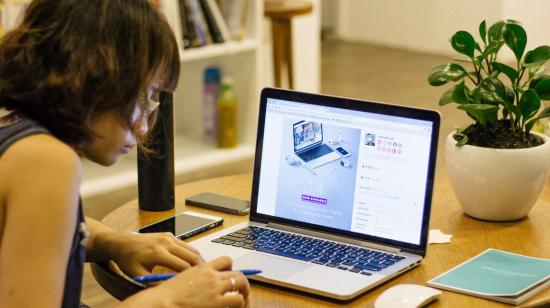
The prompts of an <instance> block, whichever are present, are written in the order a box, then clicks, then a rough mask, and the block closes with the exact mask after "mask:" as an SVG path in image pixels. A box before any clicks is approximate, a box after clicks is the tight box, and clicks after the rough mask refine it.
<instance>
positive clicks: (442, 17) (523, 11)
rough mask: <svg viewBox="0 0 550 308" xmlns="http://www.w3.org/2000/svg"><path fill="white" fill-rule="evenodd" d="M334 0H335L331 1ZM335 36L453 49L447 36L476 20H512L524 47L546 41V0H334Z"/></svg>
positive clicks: (473, 26)
mask: <svg viewBox="0 0 550 308" xmlns="http://www.w3.org/2000/svg"><path fill="white" fill-rule="evenodd" d="M333 1H336V0H333ZM338 4H339V13H338V14H339V15H338V18H337V20H338V25H337V27H336V29H335V30H336V33H337V35H338V36H340V37H342V38H344V39H348V40H353V41H363V42H368V43H373V44H379V45H386V46H392V47H399V48H406V49H411V50H416V51H421V52H428V53H440V54H453V53H454V52H453V50H452V48H451V46H450V44H449V39H450V37H451V36H452V35H453V34H454V33H455V32H456V31H458V30H466V31H469V32H470V33H472V34H473V35H474V36H475V37H476V38H477V37H479V34H478V25H479V23H480V22H481V21H482V20H484V19H485V20H486V21H487V24H488V25H490V24H492V23H494V22H496V21H498V20H501V19H516V20H519V21H521V22H522V24H523V25H524V27H525V29H526V31H527V36H528V45H527V50H530V49H532V48H534V47H536V46H539V45H542V44H547V45H550V19H549V18H548V14H549V12H550V1H548V0H530V1H519V0H483V1H480V0H461V1H456V0H416V1H408V0H368V1H365V0H344V1H338Z"/></svg>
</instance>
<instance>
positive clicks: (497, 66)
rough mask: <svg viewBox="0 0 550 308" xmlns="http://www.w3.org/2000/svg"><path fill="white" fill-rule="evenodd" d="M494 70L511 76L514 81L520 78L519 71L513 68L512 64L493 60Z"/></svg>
mask: <svg viewBox="0 0 550 308" xmlns="http://www.w3.org/2000/svg"><path fill="white" fill-rule="evenodd" d="M491 65H492V67H493V70H495V71H498V72H500V73H503V74H504V75H506V76H508V78H510V81H511V82H512V83H514V81H515V80H516V78H518V71H516V70H515V69H513V68H511V67H510V66H508V65H506V64H503V63H500V62H493V63H491Z"/></svg>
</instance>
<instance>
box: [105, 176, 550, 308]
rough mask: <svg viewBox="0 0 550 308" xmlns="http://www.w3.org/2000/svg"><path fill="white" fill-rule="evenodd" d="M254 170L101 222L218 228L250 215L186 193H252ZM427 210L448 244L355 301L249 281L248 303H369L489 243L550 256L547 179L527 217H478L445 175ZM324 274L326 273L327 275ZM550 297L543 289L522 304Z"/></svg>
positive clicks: (473, 302) (462, 301)
mask: <svg viewBox="0 0 550 308" xmlns="http://www.w3.org/2000/svg"><path fill="white" fill-rule="evenodd" d="M251 185H252V176H251V175H250V174H244V175H232V176H226V177H220V178H213V179H208V180H202V181H198V182H193V183H188V184H183V185H179V186H177V187H176V207H175V209H174V210H171V211H165V212H144V211H139V210H138V203H137V200H134V201H132V202H129V203H127V204H125V205H123V206H121V207H119V208H117V209H115V210H114V211H113V212H111V213H110V214H109V215H107V216H106V217H105V218H104V219H103V222H104V223H106V224H107V225H110V226H112V227H114V228H117V229H120V230H133V229H137V228H138V227H140V226H144V225H147V224H150V223H153V222H155V221H158V220H161V219H163V218H167V217H170V216H172V215H174V214H176V213H180V212H182V211H184V210H193V211H196V212H200V213H204V214H210V215H215V216H221V217H223V218H224V220H225V221H224V224H223V226H222V227H218V228H215V229H213V230H210V231H208V232H206V233H203V234H202V235H200V236H203V235H207V234H210V233H212V232H217V231H219V230H221V229H222V228H226V227H229V226H232V225H234V224H237V223H240V222H243V221H246V220H247V219H248V216H236V215H231V214H226V213H221V212H216V211H211V210H206V209H202V208H196V207H192V206H186V205H185V202H184V199H185V198H186V197H188V196H191V195H194V194H197V193H200V192H207V191H208V192H215V193H218V194H222V195H227V196H232V197H237V198H241V199H247V200H249V199H250V192H251ZM433 200H434V201H433V206H432V212H431V223H430V228H431V229H440V230H441V231H442V232H443V233H447V234H452V235H453V238H452V242H451V243H449V244H432V245H429V246H428V253H427V256H426V258H425V259H424V261H423V262H422V264H421V265H420V266H419V267H417V268H415V269H413V270H411V271H408V272H406V273H404V274H402V275H400V276H398V277H397V278H395V279H393V280H391V281H389V282H387V283H385V284H383V285H381V286H379V287H377V288H375V289H373V290H370V291H368V292H367V293H365V294H364V295H362V296H360V297H358V298H357V299H356V300H354V301H350V302H344V303H340V302H334V301H330V300H327V299H324V298H320V297H315V296H312V295H308V294H304V293H299V292H296V291H293V290H288V289H281V288H274V287H271V286H267V285H264V284H258V283H252V292H251V294H250V301H251V307H332V306H340V305H347V306H354V307H355V306H357V307H372V306H373V304H374V301H375V300H376V298H377V297H378V295H380V294H381V292H382V291H384V290H386V289H387V288H389V287H391V286H393V285H396V284H400V283H414V284H422V285H423V284H425V283H426V281H428V280H430V279H431V278H433V277H435V276H437V275H439V274H441V273H443V272H445V271H447V270H448V269H450V268H451V267H453V266H455V265H457V264H459V263H462V262H464V261H465V260H467V259H469V258H471V257H473V256H475V255H477V254H478V253H480V252H482V251H484V250H486V249H487V248H490V247H492V248H496V249H502V250H506V251H509V252H514V253H519V254H525V255H529V256H532V257H540V258H549V257H550V182H549V183H547V186H546V188H545V190H544V192H543V194H542V196H541V198H540V199H539V201H538V202H537V204H536V205H535V207H534V208H533V210H532V211H531V212H530V214H529V216H528V217H527V218H525V219H522V220H519V221H515V222H506V223H496V222H487V221H480V220H476V219H473V218H470V217H468V216H466V215H464V214H463V212H462V211H461V208H460V205H459V204H458V201H457V199H456V197H455V196H454V193H453V191H452V188H451V185H450V183H449V181H448V179H447V178H446V177H445V176H439V177H438V178H437V180H436V185H435V190H434V198H433ZM327 279H329V278H328V277H327ZM548 298H550V289H547V290H545V291H543V292H541V293H539V294H537V295H536V296H534V297H533V298H531V299H530V300H529V301H527V302H525V303H524V305H526V304H529V303H534V302H537V301H541V300H545V299H548ZM497 306H507V305H504V304H501V303H497V302H494V301H489V300H485V299H480V298H477V297H472V296H467V295H463V294H458V293H453V292H449V291H443V294H442V295H441V296H440V297H439V299H438V300H437V301H435V302H433V303H432V304H431V305H430V307H468V308H473V307H497Z"/></svg>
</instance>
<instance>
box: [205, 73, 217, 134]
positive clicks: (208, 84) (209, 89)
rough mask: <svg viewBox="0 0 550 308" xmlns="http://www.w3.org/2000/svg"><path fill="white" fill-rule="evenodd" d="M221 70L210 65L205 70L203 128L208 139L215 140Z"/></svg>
mask: <svg viewBox="0 0 550 308" xmlns="http://www.w3.org/2000/svg"><path fill="white" fill-rule="evenodd" d="M220 79H221V72H220V69H219V68H217V67H209V68H207V69H206V70H205V71H204V84H203V112H202V114H203V130H204V137H205V139H206V140H210V141H212V142H214V141H215V140H216V138H217V132H218V128H217V122H218V116H217V109H218V106H217V105H218V96H219V92H220Z"/></svg>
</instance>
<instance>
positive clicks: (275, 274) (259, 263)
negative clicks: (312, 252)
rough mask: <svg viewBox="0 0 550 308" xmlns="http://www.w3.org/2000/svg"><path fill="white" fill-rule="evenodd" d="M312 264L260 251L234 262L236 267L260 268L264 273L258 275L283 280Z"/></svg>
mask: <svg viewBox="0 0 550 308" xmlns="http://www.w3.org/2000/svg"><path fill="white" fill-rule="evenodd" d="M311 266H312V265H310V264H303V263H300V262H296V261H293V260H292V259H288V260H286V259H282V258H279V257H275V256H268V255H264V254H259V253H254V252H253V253H250V254H247V255H245V256H242V257H240V258H237V259H235V260H234V262H233V268H235V269H259V270H262V273H261V274H259V275H258V276H262V277H266V278H272V279H276V280H283V279H286V278H288V277H290V276H292V275H295V274H297V273H299V272H301V271H304V270H306V269H308V268H310V267H311Z"/></svg>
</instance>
